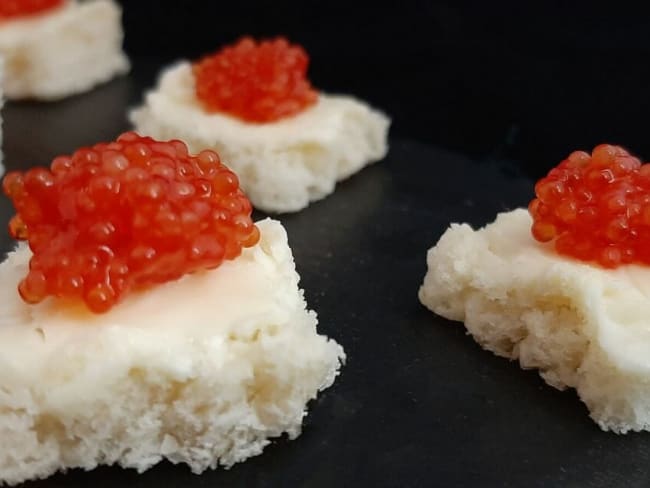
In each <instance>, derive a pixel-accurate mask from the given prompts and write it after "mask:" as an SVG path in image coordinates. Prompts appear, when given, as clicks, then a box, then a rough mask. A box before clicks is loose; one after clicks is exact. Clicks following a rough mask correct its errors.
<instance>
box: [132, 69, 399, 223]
mask: <svg viewBox="0 0 650 488" xmlns="http://www.w3.org/2000/svg"><path fill="white" fill-rule="evenodd" d="M130 117H131V121H132V122H133V124H134V127H135V130H136V131H138V132H140V133H141V134H143V135H149V136H152V137H154V138H157V139H181V140H183V141H184V142H186V143H187V144H188V146H189V148H190V150H191V151H194V152H198V151H201V150H203V149H213V150H215V151H217V152H218V153H219V154H220V155H221V158H222V159H223V161H224V162H225V163H226V164H227V165H228V166H229V167H230V168H232V169H233V171H235V173H237V175H238V176H239V179H240V181H241V184H242V186H243V188H244V190H245V191H246V194H247V196H248V197H249V198H250V199H251V201H252V202H253V205H254V206H255V207H257V208H259V209H261V210H265V211H268V212H295V211H298V210H301V209H303V208H305V207H306V206H307V205H309V202H310V201H315V200H319V199H321V198H323V197H325V196H327V195H329V194H330V193H332V192H333V191H334V187H335V185H336V182H337V181H341V180H343V179H345V178H347V177H349V176H351V175H352V174H354V173H356V172H357V171H359V170H360V169H361V168H363V167H364V166H366V165H367V164H370V163H372V162H375V161H378V160H380V159H382V158H383V157H384V156H385V155H386V152H387V149H388V147H387V133H388V127H389V125H390V121H389V119H388V118H387V117H386V116H385V115H384V114H383V113H381V112H379V111H376V110H373V109H371V108H370V107H369V106H368V105H366V104H365V103H363V102H361V101H359V100H356V99H354V98H352V97H346V96H333V95H324V94H321V95H320V97H319V101H318V103H317V104H316V105H315V106H314V107H311V108H309V109H307V110H305V111H303V112H302V113H300V114H298V115H296V116H294V117H289V118H286V119H281V120H279V121H277V122H273V123H268V124H251V123H246V122H243V121H240V120H238V119H237V118H235V117H230V116H227V115H222V114H209V113H206V112H205V111H204V110H203V108H202V107H201V105H200V103H199V101H198V100H197V98H196V95H195V90H194V76H193V74H192V68H191V65H190V63H188V62H181V63H179V64H177V65H175V66H172V67H171V68H169V69H167V70H165V71H164V72H163V73H162V75H161V77H160V80H159V83H158V86H157V87H156V89H155V90H153V91H151V92H149V93H148V94H147V95H146V100H145V104H144V105H143V106H142V107H140V108H137V109H136V110H134V111H133V112H131V116H130Z"/></svg>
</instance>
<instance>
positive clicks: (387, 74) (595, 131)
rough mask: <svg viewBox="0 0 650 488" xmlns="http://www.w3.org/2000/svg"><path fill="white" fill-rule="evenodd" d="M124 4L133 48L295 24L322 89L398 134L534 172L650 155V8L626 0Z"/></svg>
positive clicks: (140, 52) (161, 48) (181, 53)
mask: <svg viewBox="0 0 650 488" xmlns="http://www.w3.org/2000/svg"><path fill="white" fill-rule="evenodd" d="M122 3H123V5H124V9H125V24H126V30H127V33H128V35H127V39H126V47H127V50H128V51H129V53H130V54H132V55H133V56H136V57H138V58H146V57H149V58H158V59H165V60H166V59H174V58H178V57H190V58H195V57H197V56H200V55H201V54H204V53H206V52H210V51H212V50H215V49H216V48H217V47H219V46H220V45H222V44H223V43H225V42H230V41H232V40H233V39H235V38H237V37H238V36H240V35H242V34H245V33H249V34H253V35H255V36H273V35H277V34H285V35H287V36H288V37H289V38H290V39H291V40H293V41H295V42H298V43H301V44H303V45H304V46H305V47H306V48H307V50H308V51H309V53H310V54H311V58H312V64H311V69H310V75H311V78H312V81H313V83H314V84H315V85H316V86H318V87H320V88H322V89H323V90H326V91H332V92H347V93H353V94H355V95H358V96H360V97H362V98H364V99H367V100H369V101H370V102H372V103H374V104H375V105H377V106H379V107H382V108H383V109H385V110H386V111H387V112H388V113H389V114H390V115H392V116H393V118H394V125H393V129H392V130H393V134H394V135H397V136H400V137H408V138H416V139H419V140H422V141H427V142H430V143H434V144H437V145H441V146H445V147H449V148H452V149H455V150H459V151H461V152H463V153H466V154H468V155H470V156H472V157H474V158H491V157H496V158H509V159H514V160H516V161H517V163H518V164H520V165H521V166H522V167H523V168H524V169H525V170H526V171H528V172H529V173H530V174H531V175H533V176H538V175H540V174H541V173H543V172H546V171H547V170H548V169H549V168H550V167H551V166H553V165H555V164H557V163H558V162H559V161H560V160H561V159H562V158H563V157H564V156H566V155H567V154H568V153H569V152H571V151H572V150H574V149H577V148H581V149H591V148H592V147H593V146H595V145H596V144H599V143H601V142H611V143H617V144H622V145H625V146H627V147H628V148H629V149H631V150H633V151H635V152H636V153H638V155H639V156H640V157H642V159H644V158H648V159H650V138H648V137H647V134H648V127H647V125H648V124H647V123H646V121H647V120H648V116H647V114H648V111H649V109H650V95H649V93H650V28H649V27H650V20H649V19H650V17H649V16H648V15H647V13H646V12H644V10H643V9H642V8H638V7H637V8H626V7H625V6H624V5H625V3H622V2H606V5H598V2H563V1H545V2H527V1H514V0H506V1H498V2H493V1H481V0H475V1H469V0H459V1H445V2H441V1H424V0H420V1H414V0H403V1H390V2H379V1H377V2H372V3H371V2H353V1H343V0H331V1H302V2H291V1H287V0H279V1H278V0H275V1H269V0H266V1H257V2H255V1H218V2H217V1H211V0H198V1H197V0H194V1H171V0H122ZM602 3H605V2H602Z"/></svg>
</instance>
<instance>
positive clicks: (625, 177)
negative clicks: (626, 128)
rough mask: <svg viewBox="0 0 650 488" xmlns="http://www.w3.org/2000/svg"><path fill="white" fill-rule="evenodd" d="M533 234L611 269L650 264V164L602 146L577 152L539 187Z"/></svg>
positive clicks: (533, 207) (568, 253)
mask: <svg viewBox="0 0 650 488" xmlns="http://www.w3.org/2000/svg"><path fill="white" fill-rule="evenodd" d="M535 193H536V195H537V198H535V199H534V200H533V201H532V202H531V203H530V205H529V211H530V214H531V215H532V217H533V221H534V223H533V226H532V233H533V236H534V237H535V239H537V240H538V241H541V242H550V241H553V242H554V246H555V249H556V250H557V252H558V253H559V254H563V255H566V256H571V257H574V258H577V259H580V260H582V261H591V262H596V263H598V264H600V265H601V266H603V267H606V268H615V267H618V266H620V265H622V264H628V263H638V264H650V164H643V165H642V164H641V162H640V161H639V159H637V158H635V157H634V156H631V155H630V154H629V153H628V152H627V151H626V150H625V149H623V148H621V147H617V146H610V145H606V144H602V145H600V146H597V147H596V148H595V149H594V150H593V152H592V154H591V155H590V154H588V153H586V152H582V151H576V152H574V153H572V154H571V155H570V156H569V157H568V159H566V160H564V161H562V163H560V165H559V166H557V167H556V168H554V169H552V170H551V171H550V172H549V174H548V176H546V177H545V178H542V179H541V180H540V181H539V182H538V183H537V185H536V186H535Z"/></svg>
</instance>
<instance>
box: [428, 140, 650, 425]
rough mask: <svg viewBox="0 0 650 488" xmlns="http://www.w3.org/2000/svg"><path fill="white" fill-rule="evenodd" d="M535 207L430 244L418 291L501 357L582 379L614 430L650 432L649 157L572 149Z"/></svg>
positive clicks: (570, 382)
mask: <svg viewBox="0 0 650 488" xmlns="http://www.w3.org/2000/svg"><path fill="white" fill-rule="evenodd" d="M535 192H536V195H537V198H535V199H534V200H533V201H532V202H531V204H530V207H529V211H526V210H523V209H518V210H514V211H512V212H507V213H502V214H500V215H499V216H498V217H497V219H496V221H495V222H494V223H492V224H489V225H487V226H486V227H485V228H483V229H480V230H478V231H474V230H472V229H471V228H470V227H469V226H468V225H466V224H462V225H458V224H452V226H451V228H450V229H449V230H447V231H446V232H445V233H444V235H443V236H442V238H441V239H440V241H439V242H438V243H437V245H436V246H435V247H433V248H432V249H430V250H429V253H428V257H427V263H428V272H427V274H426V277H425V279H424V284H423V285H422V287H421V288H420V293H419V296H420V300H421V301H422V303H423V304H424V305H425V306H427V307H428V308H429V309H431V310H432V311H433V312H435V313H437V314H439V315H442V316H443V317H446V318H448V319H451V320H458V321H463V322H465V326H466V328H467V330H468V331H469V332H470V334H471V335H472V336H473V337H474V339H475V340H476V341H477V342H478V343H480V344H481V345H482V346H483V347H484V348H485V349H487V350H490V351H492V352H494V353H495V354H497V355H499V356H504V357H507V358H510V359H517V360H519V363H520V364H521V366H522V367H523V368H537V369H538V370H539V372H540V375H541V376H542V378H544V380H545V381H546V382H547V383H548V384H549V385H551V386H554V387H556V388H559V389H564V388H567V387H571V388H575V389H576V390H577V392H578V395H579V396H580V398H581V399H582V401H583V402H584V403H585V404H586V405H587V407H588V408H589V411H590V414H591V417H592V418H593V419H594V420H595V421H596V422H597V423H598V425H599V426H600V427H601V428H602V429H604V430H612V431H614V432H618V433H625V432H627V431H630V430H635V431H638V430H650V361H648V358H649V357H650V333H649V331H650V267H649V266H650V165H647V164H646V165H641V163H640V161H639V160H638V159H637V158H635V157H633V156H631V155H630V154H628V153H627V152H626V151H625V150H623V149H622V148H620V147H615V146H609V145H601V146H598V147H596V148H595V149H594V151H593V153H592V154H591V155H590V154H588V153H585V152H574V153H573V154H571V155H570V156H569V157H568V159H566V160H565V161H563V162H562V163H561V164H560V165H559V166H558V167H557V168H554V169H553V170H551V171H550V173H549V174H548V176H547V177H546V178H543V179H542V180H540V181H539V182H538V183H537V185H536V186H535Z"/></svg>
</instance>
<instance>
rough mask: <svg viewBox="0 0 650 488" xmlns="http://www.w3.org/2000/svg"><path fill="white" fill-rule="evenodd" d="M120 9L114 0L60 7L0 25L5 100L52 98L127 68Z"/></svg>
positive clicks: (84, 88) (69, 3)
mask: <svg viewBox="0 0 650 488" xmlns="http://www.w3.org/2000/svg"><path fill="white" fill-rule="evenodd" d="M123 37H124V34H123V31H122V25H121V8H120V6H119V5H118V4H117V3H116V2H114V1H113V0H89V1H85V2H77V1H66V2H65V3H64V4H63V5H62V6H59V7H56V8H54V9H51V10H45V11H43V12H40V13H38V14H34V15H29V16H25V17H15V18H14V17H12V18H9V19H7V20H1V21H0V55H1V56H3V57H4V58H5V79H4V85H3V86H4V92H5V96H6V98H7V99H39V100H57V99H61V98H64V97H67V96H70V95H75V94H78V93H83V92H85V91H88V90H90V89H91V88H93V87H94V86H96V85H98V84H100V83H104V82H106V81H108V80H110V79H111V78H113V77H114V76H117V75H119V74H122V73H125V72H127V71H128V70H129V61H128V59H127V57H126V55H125V54H124V53H123V51H122V40H123Z"/></svg>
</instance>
